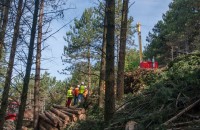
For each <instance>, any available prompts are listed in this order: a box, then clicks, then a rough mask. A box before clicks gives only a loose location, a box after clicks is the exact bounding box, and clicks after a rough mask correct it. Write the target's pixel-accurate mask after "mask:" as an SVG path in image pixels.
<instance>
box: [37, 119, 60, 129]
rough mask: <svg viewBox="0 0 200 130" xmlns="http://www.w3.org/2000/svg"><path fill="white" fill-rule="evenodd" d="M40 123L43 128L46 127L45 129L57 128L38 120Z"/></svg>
mask: <svg viewBox="0 0 200 130" xmlns="http://www.w3.org/2000/svg"><path fill="white" fill-rule="evenodd" d="M40 125H42V126H43V127H44V128H46V130H58V128H56V127H54V126H52V125H50V124H48V123H47V122H45V121H42V120H41V121H40Z"/></svg>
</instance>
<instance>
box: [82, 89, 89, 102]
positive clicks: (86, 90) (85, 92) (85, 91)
mask: <svg viewBox="0 0 200 130" xmlns="http://www.w3.org/2000/svg"><path fill="white" fill-rule="evenodd" d="M83 97H84V100H85V101H86V100H87V97H88V89H87V88H85V90H84V92H83Z"/></svg>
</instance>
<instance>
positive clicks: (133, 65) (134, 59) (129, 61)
mask: <svg viewBox="0 0 200 130" xmlns="http://www.w3.org/2000/svg"><path fill="white" fill-rule="evenodd" d="M139 63H140V59H139V53H138V52H137V51H136V50H131V49H127V50H126V57H125V72H130V71H133V70H135V69H137V68H138V66H139Z"/></svg>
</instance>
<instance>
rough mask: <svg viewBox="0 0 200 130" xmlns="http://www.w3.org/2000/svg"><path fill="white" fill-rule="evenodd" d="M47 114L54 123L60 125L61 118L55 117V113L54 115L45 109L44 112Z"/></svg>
mask: <svg viewBox="0 0 200 130" xmlns="http://www.w3.org/2000/svg"><path fill="white" fill-rule="evenodd" d="M44 113H45V115H46V116H47V117H48V118H49V119H50V120H51V122H52V124H54V125H56V126H57V125H58V122H59V120H58V119H57V118H55V115H53V114H52V113H50V112H48V111H45V112H44Z"/></svg>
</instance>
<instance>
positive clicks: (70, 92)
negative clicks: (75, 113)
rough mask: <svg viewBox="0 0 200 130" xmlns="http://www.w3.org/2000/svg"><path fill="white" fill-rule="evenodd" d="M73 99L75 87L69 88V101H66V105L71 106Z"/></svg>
mask: <svg viewBox="0 0 200 130" xmlns="http://www.w3.org/2000/svg"><path fill="white" fill-rule="evenodd" d="M72 99H73V87H70V88H69V89H68V90H67V102H66V107H70V105H71V101H72Z"/></svg>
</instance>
